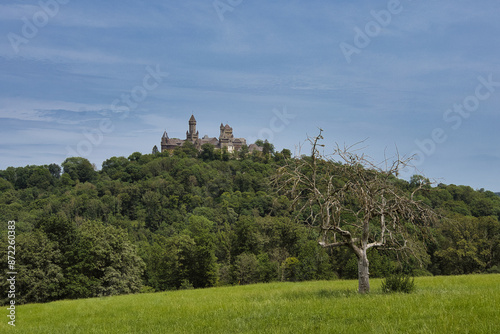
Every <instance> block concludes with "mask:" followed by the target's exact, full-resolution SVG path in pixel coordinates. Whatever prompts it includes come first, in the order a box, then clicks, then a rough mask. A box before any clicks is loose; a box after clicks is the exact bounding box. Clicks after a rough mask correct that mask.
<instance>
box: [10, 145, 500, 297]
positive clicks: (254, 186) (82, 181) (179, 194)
mask: <svg viewBox="0 0 500 334" xmlns="http://www.w3.org/2000/svg"><path fill="white" fill-rule="evenodd" d="M260 144H261V146H263V151H262V152H259V151H254V152H252V153H250V152H248V150H242V151H240V152H238V153H234V154H231V153H229V152H227V151H225V150H216V149H214V147H213V146H211V145H208V144H207V145H204V146H203V148H202V151H201V152H198V150H196V149H195V148H194V147H193V146H192V145H189V144H187V145H185V146H183V147H182V148H178V149H176V150H175V151H174V152H172V153H171V154H169V153H167V152H165V153H158V154H147V155H143V154H141V153H138V152H136V153H133V154H132V155H130V156H129V157H128V158H125V157H112V158H110V159H108V160H106V161H104V162H103V164H102V169H101V170H100V171H96V168H95V166H93V165H92V164H91V163H90V162H89V161H88V160H86V159H84V158H76V157H73V158H68V159H66V160H65V161H64V162H63V163H62V164H61V166H58V165H56V164H51V165H48V166H26V167H18V168H14V167H9V168H7V169H6V170H3V171H0V228H1V230H2V231H7V222H8V221H11V220H15V221H16V267H17V271H18V272H19V275H18V277H17V287H18V295H17V297H16V298H17V302H45V301H51V300H56V299H63V298H83V297H93V296H105V295H113V294H121V293H133V292H139V291H153V290H154V291H162V290H169V289H179V288H203V287H210V286H217V285H226V284H248V283H254V282H269V281H299V280H314V279H333V278H355V277H357V264H356V259H355V258H354V256H353V255H352V254H351V253H350V252H348V251H347V250H345V249H342V248H340V249H323V248H321V247H319V246H318V244H317V240H318V237H319V236H318V232H317V231H315V230H313V229H310V228H308V227H307V226H305V225H303V224H299V223H297V222H296V221H295V220H296V219H295V218H296V215H295V213H294V212H293V211H292V209H291V208H290V206H291V203H290V202H289V199H287V198H286V197H284V196H279V195H277V194H276V193H275V192H274V190H273V188H272V185H271V183H270V182H269V178H270V177H271V176H272V175H273V173H274V172H275V170H276V168H277V167H279V166H281V165H282V164H283V163H285V161H286V160H287V159H290V151H289V150H283V151H282V152H274V149H273V147H272V145H271V144H269V143H260ZM303 159H307V157H304V158H303ZM424 181H425V180H424V179H423V178H422V177H420V176H414V177H413V178H412V179H411V180H410V181H409V182H407V181H404V180H398V181H397V182H398V186H399V187H401V189H403V190H405V191H408V192H410V191H412V189H415V188H416V187H417V186H418V185H419V184H420V183H421V182H424ZM418 196H419V199H420V200H421V201H423V202H424V203H426V204H428V205H429V206H431V207H432V208H434V209H435V210H436V211H437V212H438V213H439V214H440V216H441V217H442V218H441V219H440V220H439V222H438V223H436V224H435V226H433V227H432V230H431V232H432V233H431V235H429V237H428V238H427V239H426V240H425V245H424V246H425V247H424V248H425V249H424V251H423V253H424V256H423V257H420V259H419V260H418V261H417V259H416V258H415V259H413V258H410V259H408V261H406V262H405V263H404V266H403V267H404V269H405V270H407V271H411V272H412V273H413V274H415V275H423V274H440V275H448V274H467V273H476V272H498V271H500V270H499V266H500V246H499V245H500V224H499V218H500V197H499V196H497V195H496V194H494V193H492V192H489V191H484V190H479V191H474V190H473V189H472V188H470V187H466V186H455V185H444V184H439V185H438V186H437V187H433V188H431V187H427V188H426V189H425V190H424V191H421V192H419V193H418ZM2 236H3V237H2V245H1V247H2V249H7V247H6V241H7V238H6V233H3V232H2ZM369 259H370V264H371V265H370V274H371V276H372V277H380V276H384V275H386V274H388V273H390V272H392V271H394V270H398V269H401V266H402V264H401V263H400V262H399V259H398V256H397V254H394V253H389V252H384V251H383V250H376V249H372V250H370V254H369ZM6 264H7V255H6V252H2V265H3V266H5V265H6ZM1 284H2V291H3V292H2V293H3V294H4V295H2V300H3V302H5V301H6V299H5V298H6V295H5V291H7V290H8V289H6V286H5V284H6V282H5V281H3V282H2V283H1Z"/></svg>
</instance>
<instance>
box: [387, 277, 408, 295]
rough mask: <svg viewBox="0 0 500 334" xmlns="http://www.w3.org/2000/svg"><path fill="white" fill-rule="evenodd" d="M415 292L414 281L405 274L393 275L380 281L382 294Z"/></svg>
mask: <svg viewBox="0 0 500 334" xmlns="http://www.w3.org/2000/svg"><path fill="white" fill-rule="evenodd" d="M414 290H415V280H414V279H413V277H410V276H409V275H406V274H395V275H391V276H388V277H386V278H384V280H383V281H382V292H383V293H390V292H404V293H411V292H413V291H414Z"/></svg>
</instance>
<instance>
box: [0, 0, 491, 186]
mask: <svg viewBox="0 0 500 334" xmlns="http://www.w3.org/2000/svg"><path fill="white" fill-rule="evenodd" d="M499 14H500V2H498V1H497V0H485V1H461V0H453V1H452V0H443V1H425V0H421V1H416V0H413V1H410V0H401V1H397V0H383V1H378V0H371V1H367V0H366V1H355V0H350V1H343V0H339V1H331V0H330V1H327V0H309V1H297V0H295V1H293V0H292V1H269V0H266V1H264V0H253V1H249V0H216V1H213V0H193V1H165V0H162V1H160V0H148V1H139V0H136V1H132V0H121V1H117V0H116V1H115V0H113V1H112V0H108V1H102V0H99V1H97V0H86V1H77V0H42V1H38V0H36V1H31V0H23V1H13V0H5V1H2V4H0V36H1V37H0V169H5V168H6V167H8V166H25V165H29V164H36V165H41V164H49V163H53V162H55V163H58V164H61V163H62V162H63V161H64V160H65V159H66V157H68V156H74V155H81V156H84V157H86V158H88V159H89V160H90V161H91V162H92V163H95V164H96V165H97V166H98V167H99V168H100V166H101V164H102V161H103V160H105V159H107V158H109V157H111V156H125V157H128V156H129V155H130V154H131V153H133V152H136V151H139V152H142V153H150V152H151V149H152V147H153V146H154V145H159V143H160V137H161V135H162V133H163V131H165V130H166V131H167V132H168V134H169V136H170V137H179V138H184V137H185V132H186V130H187V126H188V123H187V122H188V119H189V117H190V116H191V114H192V113H193V114H194V115H195V117H196V119H197V121H198V130H199V131H200V135H205V134H207V135H209V136H218V132H219V125H220V123H221V122H223V123H224V124H226V123H228V124H229V125H231V126H232V127H233V129H234V134H235V135H236V136H237V137H245V138H247V139H248V140H249V141H252V142H253V141H255V140H256V139H257V138H262V139H269V140H270V141H271V142H273V143H274V144H275V146H276V148H277V149H279V150H281V149H282V148H288V149H290V150H292V152H295V151H298V148H299V147H301V146H302V153H307V150H308V148H307V146H305V145H303V143H304V140H305V139H306V138H307V136H314V135H316V134H317V133H318V128H319V127H321V128H322V129H323V130H324V135H325V143H326V144H327V152H328V150H329V149H330V150H331V148H332V147H333V144H334V143H339V144H340V145H344V144H346V145H351V144H354V143H356V142H359V141H362V140H365V139H366V140H365V142H364V144H363V146H364V147H365V151H366V152H367V153H368V154H369V155H371V156H372V157H373V158H374V159H376V160H381V159H383V158H384V155H385V156H388V157H390V156H391V155H393V154H394V153H395V152H396V151H397V152H399V154H400V155H402V156H412V155H415V157H416V160H415V165H416V166H418V173H420V174H424V175H426V176H427V177H429V178H431V179H435V180H436V181H437V182H442V183H446V184H451V183H454V184H465V185H470V186H472V187H473V188H476V189H479V188H485V189H488V190H493V191H500V178H499V177H498V174H497V172H498V170H499V167H500V149H499V142H500V131H499V130H498V125H499V121H500V113H499V111H500V67H499V63H500V58H499V53H500V52H499V51H500V20H498V15H499ZM413 172H414V170H409V171H407V175H405V176H406V177H407V176H409V175H411V174H413Z"/></svg>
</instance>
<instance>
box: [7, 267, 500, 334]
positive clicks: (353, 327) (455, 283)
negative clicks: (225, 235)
mask: <svg viewBox="0 0 500 334" xmlns="http://www.w3.org/2000/svg"><path fill="white" fill-rule="evenodd" d="M373 283H374V287H375V289H374V291H375V292H374V293H372V294H370V295H364V296H362V295H358V294H357V293H356V292H355V291H356V284H357V283H356V281H316V282H302V283H270V284H256V285H247V286H234V287H223V288H212V289H202V290H184V291H169V292H162V293H154V294H137V295H127V296H117V297H106V298H95V299H82V300H73V301H58V302H53V303H49V304H29V305H24V306H20V307H19V308H18V316H19V320H18V321H17V322H16V331H15V332H17V333H37V334H44V333H47V334H49V333H50V334H54V333H64V334H66V333H74V334H78V333H82V334H83V333H85V334H89V333H99V334H102V333H109V334H110V333H203V334H205V333H219V334H223V333H258V334H262V333H272V334H274V333H388V334H389V333H453V334H455V333H499V332H500V321H499V320H498V309H499V308H500V284H499V283H500V275H469V276H450V277H421V278H417V279H416V284H417V291H416V292H415V293H412V294H410V295H406V294H388V295H385V294H381V293H380V292H379V291H380V280H374V281H373ZM7 327H8V325H7V324H6V321H2V322H1V323H0V332H5V333H6V332H8V331H9V330H11V328H7Z"/></svg>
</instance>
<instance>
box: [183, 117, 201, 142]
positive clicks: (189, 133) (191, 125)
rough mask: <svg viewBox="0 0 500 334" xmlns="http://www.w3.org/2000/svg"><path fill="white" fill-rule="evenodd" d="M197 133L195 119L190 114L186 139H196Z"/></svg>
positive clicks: (192, 140) (193, 140)
mask: <svg viewBox="0 0 500 334" xmlns="http://www.w3.org/2000/svg"><path fill="white" fill-rule="evenodd" d="M198 136H199V133H198V131H196V119H195V118H194V115H191V118H190V119H189V131H186V140H189V141H191V142H195V141H196V140H197V139H198Z"/></svg>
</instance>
